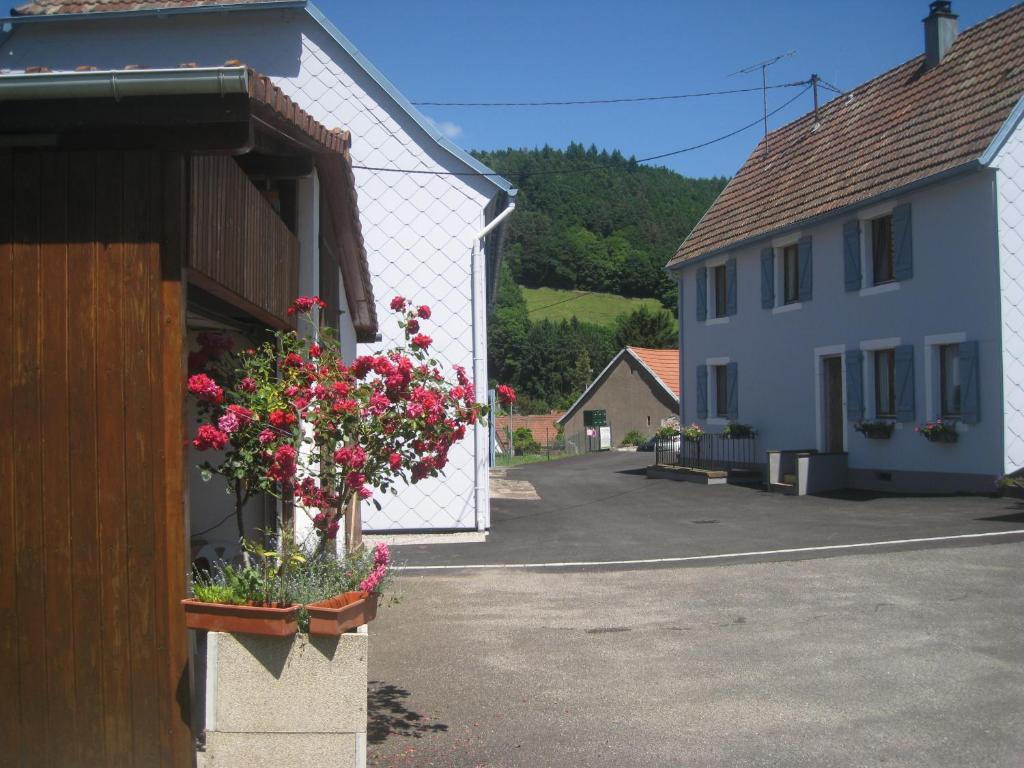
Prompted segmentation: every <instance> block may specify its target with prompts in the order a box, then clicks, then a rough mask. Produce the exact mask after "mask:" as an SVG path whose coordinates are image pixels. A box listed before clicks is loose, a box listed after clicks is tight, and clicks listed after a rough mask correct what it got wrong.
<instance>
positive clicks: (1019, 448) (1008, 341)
mask: <svg viewBox="0 0 1024 768" xmlns="http://www.w3.org/2000/svg"><path fill="white" fill-rule="evenodd" d="M994 166H995V167H996V168H997V169H998V170H997V172H996V209H997V212H998V222H997V227H998V229H999V280H1000V289H1001V290H1000V315H1001V321H1002V336H1003V380H1002V384H1003V398H1004V415H1003V419H1004V438H1003V449H1004V450H1003V466H1004V470H1005V471H1006V472H1015V471H1017V470H1018V469H1021V468H1022V467H1024V121H1022V122H1021V123H1019V124H1018V125H1017V129H1016V130H1015V131H1014V132H1013V134H1012V135H1011V136H1010V138H1009V140H1008V141H1007V142H1006V144H1005V145H1004V146H1003V149H1002V150H1001V151H1000V153H999V155H998V156H997V157H996V161H995V163H994Z"/></svg>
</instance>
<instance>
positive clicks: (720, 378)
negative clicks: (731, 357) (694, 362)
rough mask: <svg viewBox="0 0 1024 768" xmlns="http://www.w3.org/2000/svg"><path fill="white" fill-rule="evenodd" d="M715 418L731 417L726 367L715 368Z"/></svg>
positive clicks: (718, 366) (717, 366)
mask: <svg viewBox="0 0 1024 768" xmlns="http://www.w3.org/2000/svg"><path fill="white" fill-rule="evenodd" d="M714 370H715V416H718V417H719V418H723V419H725V418H728V416H729V379H728V377H727V375H726V367H725V366H724V365H716V366H715V369H714Z"/></svg>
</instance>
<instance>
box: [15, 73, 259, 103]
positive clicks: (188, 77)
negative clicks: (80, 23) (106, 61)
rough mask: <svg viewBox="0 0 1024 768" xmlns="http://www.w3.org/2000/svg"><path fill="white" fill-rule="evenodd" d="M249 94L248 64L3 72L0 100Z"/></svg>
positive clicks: (116, 98) (118, 98)
mask: <svg viewBox="0 0 1024 768" xmlns="http://www.w3.org/2000/svg"><path fill="white" fill-rule="evenodd" d="M229 93H232V94H234V93H244V94H247V95H248V93H249V74H248V70H247V69H246V68H245V67H209V68H202V69H198V68H197V69H145V70H142V69H140V70H114V71H99V72H37V73H32V74H16V75H0V102H4V101H38V100H44V99H68V98H76V99H103V98H107V99H111V98H112V99H114V100H115V101H120V100H121V99H122V98H126V97H132V96H192V95H197V94H214V95H220V96H224V95H227V94H229Z"/></svg>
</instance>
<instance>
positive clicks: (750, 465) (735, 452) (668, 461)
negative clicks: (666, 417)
mask: <svg viewBox="0 0 1024 768" xmlns="http://www.w3.org/2000/svg"><path fill="white" fill-rule="evenodd" d="M654 451H655V463H657V464H663V465H669V466H679V467H689V468H691V469H704V470H730V469H747V470H751V469H757V468H758V467H759V466H760V465H759V463H758V461H757V437H726V436H725V435H722V434H704V435H701V436H700V437H696V438H685V437H676V438H672V439H670V440H659V441H658V442H657V444H656V445H655V448H654Z"/></svg>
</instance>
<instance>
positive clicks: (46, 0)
mask: <svg viewBox="0 0 1024 768" xmlns="http://www.w3.org/2000/svg"><path fill="white" fill-rule="evenodd" d="M272 2H280V0H91V2H72V0H32V2H30V3H25V4H24V5H19V6H16V7H15V8H13V9H12V13H13V14H14V15H15V16H53V15H56V14H59V13H113V12H115V11H121V12H124V11H150V10H151V11H161V10H166V9H168V8H196V7H199V6H203V5H240V4H243V3H244V4H246V5H248V4H250V3H252V4H255V3H272Z"/></svg>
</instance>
